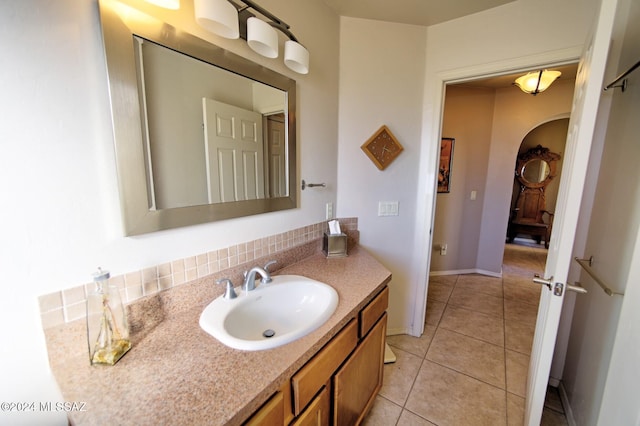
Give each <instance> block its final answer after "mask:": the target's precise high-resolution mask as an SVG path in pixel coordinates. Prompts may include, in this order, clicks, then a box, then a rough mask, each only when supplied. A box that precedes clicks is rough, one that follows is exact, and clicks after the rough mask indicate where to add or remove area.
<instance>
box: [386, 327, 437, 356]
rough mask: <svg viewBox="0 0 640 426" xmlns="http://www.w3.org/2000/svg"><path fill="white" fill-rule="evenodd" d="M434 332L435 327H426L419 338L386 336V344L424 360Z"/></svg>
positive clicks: (402, 335)
mask: <svg viewBox="0 0 640 426" xmlns="http://www.w3.org/2000/svg"><path fill="white" fill-rule="evenodd" d="M435 332H436V327H434V326H432V325H427V326H425V328H424V333H423V334H422V336H420V337H413V336H409V335H406V334H399V335H396V336H387V343H388V344H389V346H391V347H393V348H398V349H402V350H403V351H406V352H409V353H411V354H413V355H417V356H419V357H420V358H424V356H425V355H426V354H427V350H428V349H429V345H430V344H431V340H432V339H433V335H434V334H435Z"/></svg>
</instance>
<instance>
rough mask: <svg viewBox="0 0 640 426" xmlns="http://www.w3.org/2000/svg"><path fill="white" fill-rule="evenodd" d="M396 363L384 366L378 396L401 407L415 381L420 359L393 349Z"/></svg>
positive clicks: (420, 362)
mask: <svg viewBox="0 0 640 426" xmlns="http://www.w3.org/2000/svg"><path fill="white" fill-rule="evenodd" d="M393 352H394V353H395V354H396V362H394V363H391V364H385V365H384V371H383V380H382V389H380V394H379V395H380V396H382V397H384V398H386V399H388V400H389V401H391V402H393V403H395V404H398V405H400V406H403V405H404V403H405V402H406V400H407V397H408V396H409V392H410V391H411V386H412V385H413V382H414V381H415V378H416V376H417V375H418V371H419V370H420V365H421V364H422V357H418V356H416V355H413V354H411V353H409V352H405V351H403V350H401V349H397V348H395V349H394V350H393Z"/></svg>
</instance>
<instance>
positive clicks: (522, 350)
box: [364, 244, 567, 426]
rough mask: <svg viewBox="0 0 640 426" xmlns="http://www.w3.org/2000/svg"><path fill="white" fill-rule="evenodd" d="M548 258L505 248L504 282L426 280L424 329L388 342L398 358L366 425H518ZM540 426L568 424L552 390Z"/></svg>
mask: <svg viewBox="0 0 640 426" xmlns="http://www.w3.org/2000/svg"><path fill="white" fill-rule="evenodd" d="M538 247H540V246H538ZM545 259H546V250H544V249H543V248H537V247H536V248H533V247H527V246H522V245H516V244H507V245H506V248H505V257H504V264H503V277H502V278H493V277H487V276H483V275H477V274H470V275H448V276H434V277H431V278H430V282H429V296H428V303H427V315H426V317H427V318H426V324H425V332H424V334H423V335H422V336H421V337H420V338H416V337H411V336H407V335H399V336H389V337H388V338H387V343H389V345H390V346H391V348H392V350H393V352H394V353H395V354H396V357H397V360H396V362H395V363H393V364H386V365H385V367H384V384H383V386H382V389H381V390H380V394H379V395H378V397H377V399H376V402H375V404H374V406H373V408H372V410H371V412H370V413H369V415H368V416H367V418H366V419H365V421H364V424H365V425H367V426H373V425H382V426H387V425H416V426H417V425H438V426H445V425H455V426H461V425H474V426H475V425H491V426H496V425H522V424H523V413H524V396H525V384H526V380H527V369H528V366H529V354H530V351H531V344H532V341H533V333H534V329H535V321H536V315H537V309H538V307H537V306H538V300H539V292H540V288H539V287H537V286H536V285H535V284H533V283H532V282H531V278H532V277H533V274H534V273H540V274H542V272H543V271H544V264H545ZM542 424H543V425H566V424H567V423H566V419H565V417H564V414H563V411H562V404H561V402H560V399H559V397H558V395H557V391H556V390H555V389H553V388H550V393H549V394H548V396H547V404H545V411H544V414H543V419H542Z"/></svg>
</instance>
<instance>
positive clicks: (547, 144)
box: [507, 117, 569, 246]
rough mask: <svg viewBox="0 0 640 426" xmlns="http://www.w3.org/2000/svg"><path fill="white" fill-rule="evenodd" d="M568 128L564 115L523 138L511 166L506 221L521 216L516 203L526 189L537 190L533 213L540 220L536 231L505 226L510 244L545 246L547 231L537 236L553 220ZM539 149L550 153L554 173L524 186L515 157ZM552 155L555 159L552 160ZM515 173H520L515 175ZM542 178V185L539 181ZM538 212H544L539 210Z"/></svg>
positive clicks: (522, 198)
mask: <svg viewBox="0 0 640 426" xmlns="http://www.w3.org/2000/svg"><path fill="white" fill-rule="evenodd" d="M568 128H569V118H568V117H567V118H561V119H555V120H551V121H548V122H545V123H542V124H540V125H539V126H537V127H535V128H534V129H533V130H531V131H530V132H529V133H528V134H527V135H526V136H525V137H524V138H523V140H522V143H521V144H520V148H519V150H518V157H517V159H516V164H515V167H514V175H515V176H514V179H513V190H512V196H511V205H510V206H511V210H510V211H511V212H512V213H511V215H510V221H511V222H510V223H514V222H515V221H516V218H518V217H519V216H521V215H522V213H523V212H522V210H521V209H522V205H520V206H519V205H518V204H523V200H524V197H523V196H524V194H525V193H526V191H529V190H531V189H533V190H535V192H540V193H541V194H540V195H541V200H542V203H543V207H540V206H536V207H535V209H537V210H538V211H537V212H536V213H537V216H538V219H539V221H540V222H541V223H540V225H541V226H540V229H539V230H536V229H534V228H532V229H531V232H527V226H526V225H525V226H522V227H518V226H517V225H515V224H514V225H513V226H509V231H508V235H507V240H508V241H509V242H510V243H514V244H522V245H534V246H539V245H540V244H541V243H544V245H545V246H548V244H549V241H548V234H550V232H549V233H547V238H544V236H543V237H542V238H541V234H542V233H544V230H545V229H546V230H550V228H551V226H552V223H553V215H554V212H555V205H556V199H557V197H558V188H559V184H560V174H561V172H562V159H563V157H564V148H565V144H566V138H567V131H568ZM541 152H546V153H549V154H547V155H552V156H554V169H555V170H554V173H553V175H552V176H544V179H535V181H536V182H534V184H533V185H526V182H528V180H526V179H525V180H523V176H522V172H523V171H522V170H519V168H521V166H522V165H521V164H519V161H518V159H521V158H524V157H528V156H532V155H533V156H535V155H539V154H540V153H541ZM555 156H557V157H559V158H557V159H555ZM519 174H520V176H518V175H519ZM543 181H544V184H542V183H541V182H543ZM527 186H530V188H527ZM529 207H532V206H529ZM535 209H534V210H535ZM542 211H544V212H545V213H542ZM518 231H524V232H518ZM537 231H540V232H537Z"/></svg>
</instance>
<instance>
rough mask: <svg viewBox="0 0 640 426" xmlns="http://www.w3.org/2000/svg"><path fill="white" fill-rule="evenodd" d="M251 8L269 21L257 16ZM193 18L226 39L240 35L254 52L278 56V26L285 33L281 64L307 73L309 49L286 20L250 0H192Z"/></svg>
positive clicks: (298, 71)
mask: <svg viewBox="0 0 640 426" xmlns="http://www.w3.org/2000/svg"><path fill="white" fill-rule="evenodd" d="M251 9H253V11H255V12H256V13H258V14H260V15H262V16H263V17H264V18H266V19H268V20H269V21H266V20H262V19H260V18H257V17H256V15H255V14H254V13H252V11H251ZM194 11H195V15H196V22H198V24H199V25H200V26H202V27H203V28H205V29H206V30H208V31H211V32H212V33H214V34H216V35H218V36H220V37H225V38H228V39H237V38H242V39H244V40H246V41H247V44H248V45H249V47H250V48H251V49H253V51H255V52H256V53H258V54H260V55H262V56H264V57H267V58H277V57H278V35H277V32H276V30H279V31H280V32H282V33H283V34H284V35H286V36H287V38H288V39H289V40H287V41H286V42H285V44H284V64H285V65H286V66H287V67H288V68H289V69H291V70H293V71H295V72H297V73H299V74H308V73H309V51H308V50H307V48H306V47H304V46H303V45H302V44H301V43H300V42H299V41H298V39H297V38H296V36H295V35H293V33H292V32H291V30H290V27H289V24H287V23H286V22H284V21H283V20H281V19H280V18H278V17H277V16H275V15H274V14H272V13H271V12H269V11H268V10H266V9H264V8H262V7H261V6H259V5H257V4H256V3H254V2H253V1H252V0H194Z"/></svg>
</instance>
